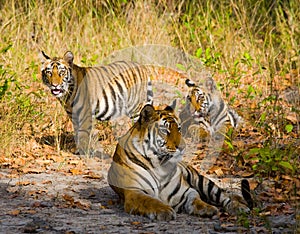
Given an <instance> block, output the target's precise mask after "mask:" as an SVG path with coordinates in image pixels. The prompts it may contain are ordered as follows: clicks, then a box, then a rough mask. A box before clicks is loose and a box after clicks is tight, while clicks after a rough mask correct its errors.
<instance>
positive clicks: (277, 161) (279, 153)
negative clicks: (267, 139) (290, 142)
mask: <svg viewBox="0 0 300 234" xmlns="http://www.w3.org/2000/svg"><path fill="white" fill-rule="evenodd" d="M292 156H293V150H291V149H289V148H286V149H281V148H278V147H271V146H269V145H266V146H264V147H262V148H252V149H251V150H250V151H249V154H248V157H250V159H251V160H253V161H255V162H256V163H255V164H254V165H253V166H252V168H253V170H254V171H256V172H257V173H258V174H261V175H271V176H272V175H276V174H278V173H287V172H292V173H294V172H295V171H296V168H295V167H294V165H292V164H291V162H290V160H291V158H293V157H292Z"/></svg>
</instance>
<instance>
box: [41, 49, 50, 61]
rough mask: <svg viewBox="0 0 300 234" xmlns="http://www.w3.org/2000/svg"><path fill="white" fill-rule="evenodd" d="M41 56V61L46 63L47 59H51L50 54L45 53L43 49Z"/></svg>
mask: <svg viewBox="0 0 300 234" xmlns="http://www.w3.org/2000/svg"><path fill="white" fill-rule="evenodd" d="M39 58H40V60H41V63H45V62H46V60H47V59H51V58H50V57H49V56H48V55H46V54H45V52H44V51H41V52H40V53H39Z"/></svg>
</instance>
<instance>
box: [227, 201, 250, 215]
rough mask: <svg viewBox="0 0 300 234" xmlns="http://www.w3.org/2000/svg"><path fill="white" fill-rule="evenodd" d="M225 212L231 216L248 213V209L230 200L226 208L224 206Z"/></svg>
mask: <svg viewBox="0 0 300 234" xmlns="http://www.w3.org/2000/svg"><path fill="white" fill-rule="evenodd" d="M226 211H227V212H228V213H229V214H231V215H238V214H241V213H246V214H248V213H250V209H249V208H248V207H247V206H246V205H245V204H243V203H241V202H239V201H237V200H232V201H231V202H230V203H229V204H228V205H227V206H226Z"/></svg>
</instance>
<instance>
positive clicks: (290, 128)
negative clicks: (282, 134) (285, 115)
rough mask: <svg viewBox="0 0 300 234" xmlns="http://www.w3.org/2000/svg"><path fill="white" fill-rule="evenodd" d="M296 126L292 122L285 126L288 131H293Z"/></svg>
mask: <svg viewBox="0 0 300 234" xmlns="http://www.w3.org/2000/svg"><path fill="white" fill-rule="evenodd" d="M293 128H294V126H293V125H291V124H288V125H286V126H285V130H286V132H287V133H290V132H291V131H293Z"/></svg>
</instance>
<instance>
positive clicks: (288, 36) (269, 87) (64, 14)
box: [0, 0, 300, 174]
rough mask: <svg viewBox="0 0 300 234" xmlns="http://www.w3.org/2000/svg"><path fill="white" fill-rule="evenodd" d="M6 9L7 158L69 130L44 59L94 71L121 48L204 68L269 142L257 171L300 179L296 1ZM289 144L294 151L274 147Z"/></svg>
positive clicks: (1, 92)
mask: <svg viewBox="0 0 300 234" xmlns="http://www.w3.org/2000/svg"><path fill="white" fill-rule="evenodd" d="M0 7H1V10H0V13H1V14H0V15H1V16H0V21H1V25H0V32H1V38H0V105H1V110H0V122H1V134H2V136H1V139H0V145H1V146H2V149H1V152H2V153H3V154H4V155H6V156H8V157H9V156H10V155H12V154H14V151H15V149H16V148H19V149H21V151H22V149H23V148H24V147H26V142H27V141H28V139H30V138H34V137H35V134H37V133H43V131H44V130H45V129H49V128H50V125H51V124H52V125H56V126H54V129H56V132H58V135H59V132H61V129H63V128H64V127H63V126H61V123H62V122H61V121H63V122H64V123H65V122H66V121H67V120H66V119H67V117H66V115H65V114H64V111H63V110H62V109H61V108H59V107H58V105H57V104H56V103H57V102H56V100H55V99H54V98H53V97H51V95H50V93H49V92H48V90H47V89H46V88H45V87H44V86H43V85H42V82H41V79H40V74H39V65H40V61H39V58H38V53H39V52H40V50H44V51H45V52H46V53H47V54H49V55H50V56H61V55H62V54H63V53H64V52H65V51H66V50H71V51H72V52H73V53H74V54H75V62H76V63H77V64H81V65H95V64H99V63H100V62H101V61H102V59H103V58H105V56H107V55H109V54H111V53H112V52H113V51H116V50H119V49H122V48H126V47H130V46H135V45H143V44H163V45H168V46H174V47H176V48H180V49H182V50H184V51H185V52H187V53H190V54H192V55H194V56H196V57H198V58H200V59H201V61H202V62H203V64H204V65H205V66H206V68H207V69H208V70H210V71H211V72H212V73H213V74H214V77H215V79H216V80H217V81H218V85H219V87H220V89H221V91H222V93H223V94H224V96H225V98H226V99H227V101H228V102H229V103H230V104H231V105H233V106H235V107H238V108H239V110H240V111H238V112H242V113H243V114H244V116H243V117H245V119H246V120H247V121H249V122H250V123H251V124H252V125H253V126H255V127H256V128H257V131H260V132H261V133H262V134H265V136H266V139H265V141H264V142H265V143H262V145H261V147H260V149H255V150H253V149H252V150H251V149H249V150H248V152H245V153H249V151H250V154H251V153H252V154H255V156H256V157H258V160H259V163H258V164H257V165H256V166H254V169H255V170H258V172H260V173H265V171H267V174H268V172H270V173H269V174H271V173H272V172H274V171H277V172H282V171H281V170H282V169H283V170H284V169H286V170H285V171H284V172H282V173H286V172H287V171H288V173H291V174H295V173H297V172H298V171H299V159H298V158H297V156H296V154H295V153H293V152H295V147H294V143H289V141H288V139H297V138H299V130H300V126H299V99H300V98H299V85H300V79H299V71H300V64H299V63H300V60H299V53H300V50H299V48H300V46H299V43H300V32H299V30H300V19H299V17H300V6H299V2H298V1H297V0H291V1H263V0H259V1H254V0H237V1H233V0H231V1H213V0H209V1H192V0H188V1H180V0H177V1H176V0H174V1H167V0H158V1H155V0H148V1H135V2H134V1H127V0H122V1H88V0H84V1H62V0H58V1H51V0H50V1H34V0H22V1H16V0H13V1H1V3H0ZM289 90H295V92H294V94H293V93H292V95H291V96H292V97H294V99H293V98H292V99H291V100H286V99H287V97H286V95H285V94H286V93H288V92H289ZM297 90H298V91H297ZM297 95H298V99H297ZM254 101H255V102H254ZM251 102H252V103H253V105H250V104H249V103H251ZM283 102H284V103H287V104H286V105H283ZM243 103H247V106H244V105H243ZM248 104H249V105H248ZM61 118H63V120H61ZM47 123H49V124H47ZM50 123H51V124H50ZM45 125H46V126H45ZM52 125H51V126H52ZM282 138H284V139H285V142H287V143H286V144H285V145H284V147H285V149H280V147H279V146H278V144H275V143H276V142H277V141H278V139H282ZM298 140H299V139H298ZM270 142H271V143H270ZM298 144H299V143H298ZM296 145H297V143H296ZM281 147H282V145H281ZM287 151H288V152H287ZM266 154H267V155H268V157H266ZM278 155H280V157H281V158H280V159H278ZM270 160H271V163H270V162H269V161H270Z"/></svg>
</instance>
